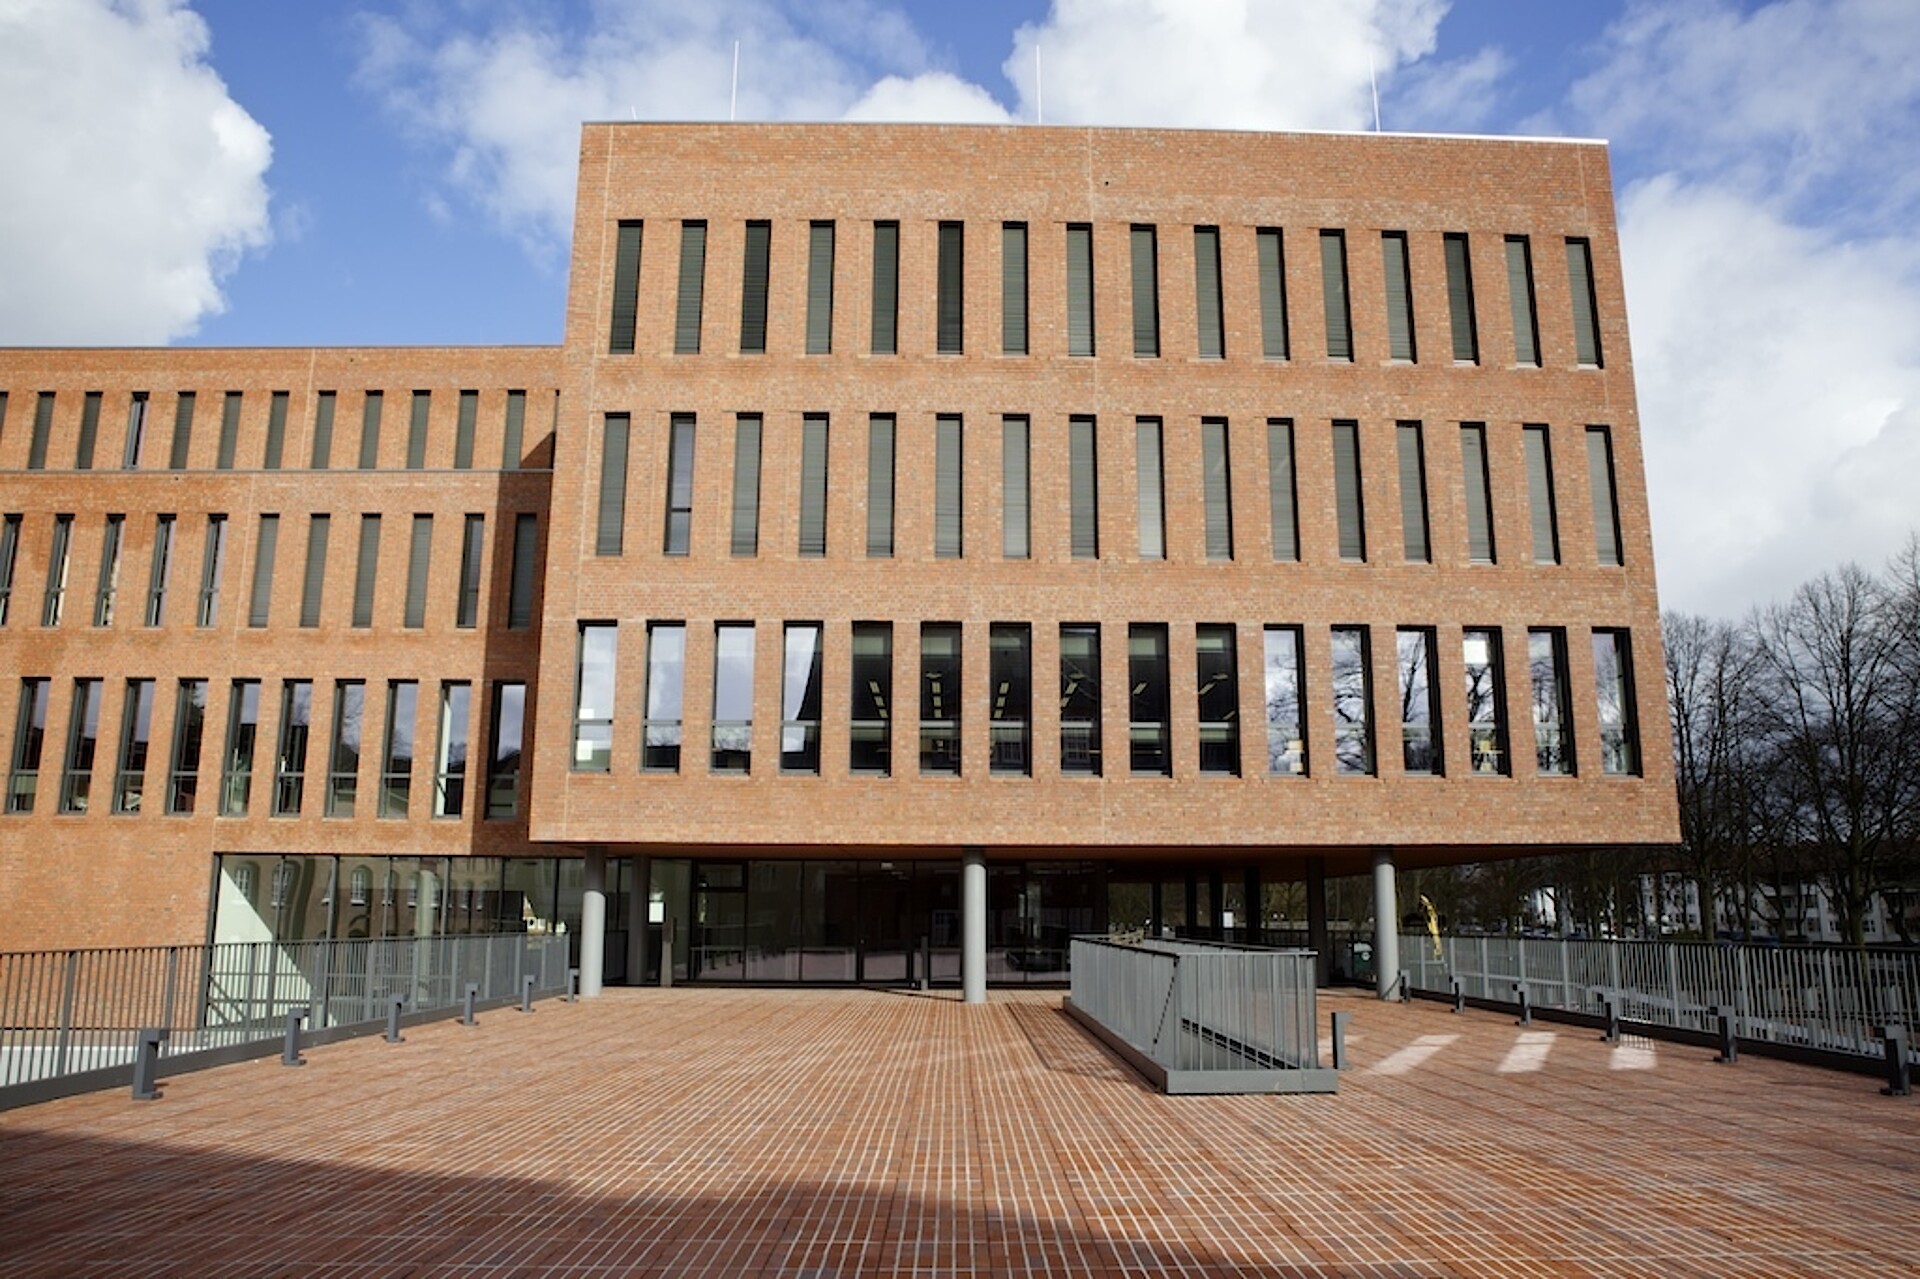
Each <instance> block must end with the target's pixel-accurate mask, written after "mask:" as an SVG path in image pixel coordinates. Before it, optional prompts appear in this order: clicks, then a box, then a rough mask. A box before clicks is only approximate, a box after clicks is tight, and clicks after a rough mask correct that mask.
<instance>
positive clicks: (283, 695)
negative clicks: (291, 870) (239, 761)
mask: <svg viewBox="0 0 1920 1279" xmlns="http://www.w3.org/2000/svg"><path fill="white" fill-rule="evenodd" d="M312 732H313V681H312V680H310V679H290V680H286V681H284V682H282V684H281V685H280V740H279V742H278V744H277V745H276V746H275V749H274V754H273V802H272V804H271V806H270V807H269V810H268V811H269V812H270V813H271V814H272V815H273V816H275V817H298V816H299V815H300V808H301V806H302V805H303V804H304V803H305V802H306V797H307V746H308V743H309V742H310V740H311V737H312Z"/></svg>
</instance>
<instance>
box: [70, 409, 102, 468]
mask: <svg viewBox="0 0 1920 1279" xmlns="http://www.w3.org/2000/svg"><path fill="white" fill-rule="evenodd" d="M99 436H100V392H98V391H88V392H87V397H86V399H85V400H83V401H82V402H81V405H80V441H79V443H78V444H76V445H75V446H74V450H73V469H74V470H76V471H91V470H92V469H93V445H94V441H95V440H97V439H98V438H99Z"/></svg>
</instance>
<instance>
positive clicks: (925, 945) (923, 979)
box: [920, 933, 933, 990]
mask: <svg viewBox="0 0 1920 1279" xmlns="http://www.w3.org/2000/svg"><path fill="white" fill-rule="evenodd" d="M920 989H921V990H932V989H933V938H931V937H929V936H927V934H925V933H921V934H920Z"/></svg>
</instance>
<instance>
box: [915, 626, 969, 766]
mask: <svg viewBox="0 0 1920 1279" xmlns="http://www.w3.org/2000/svg"><path fill="white" fill-rule="evenodd" d="M920 771H921V772H922V773H923V774H949V775H952V776H955V777H957V776H959V775H960V625H959V623H957V622H923V623H921V625H920Z"/></svg>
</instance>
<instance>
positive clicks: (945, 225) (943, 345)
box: [934, 222, 967, 355]
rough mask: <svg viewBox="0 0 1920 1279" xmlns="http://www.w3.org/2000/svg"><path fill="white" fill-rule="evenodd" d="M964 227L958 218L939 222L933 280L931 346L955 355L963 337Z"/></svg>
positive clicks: (964, 325) (962, 343) (962, 346)
mask: <svg viewBox="0 0 1920 1279" xmlns="http://www.w3.org/2000/svg"><path fill="white" fill-rule="evenodd" d="M966 280H967V270H966V228H965V227H964V226H963V225H962V224H961V223H959V222H942V223H941V224H940V259H939V264H938V272H937V278H936V280H935V293H936V297H935V319H936V324H937V332H936V334H935V344H934V349H935V350H936V351H938V352H940V353H941V354H942V355H958V354H960V352H961V351H962V350H963V349H965V341H966Z"/></svg>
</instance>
